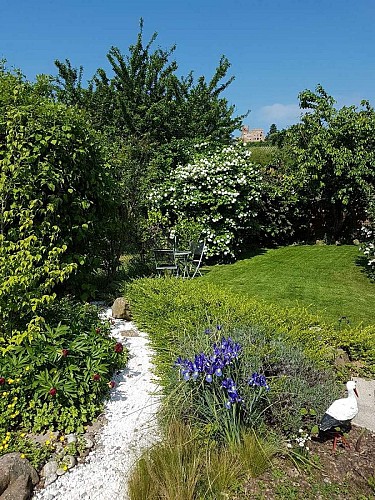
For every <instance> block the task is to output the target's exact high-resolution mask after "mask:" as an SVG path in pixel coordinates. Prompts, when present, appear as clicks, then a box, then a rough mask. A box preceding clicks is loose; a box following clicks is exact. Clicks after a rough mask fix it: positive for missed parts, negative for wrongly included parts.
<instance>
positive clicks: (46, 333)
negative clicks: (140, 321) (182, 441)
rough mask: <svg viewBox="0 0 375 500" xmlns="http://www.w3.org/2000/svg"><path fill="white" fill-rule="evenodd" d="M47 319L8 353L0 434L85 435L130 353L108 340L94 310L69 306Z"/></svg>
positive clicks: (0, 376) (2, 374) (2, 369)
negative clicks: (55, 432)
mask: <svg viewBox="0 0 375 500" xmlns="http://www.w3.org/2000/svg"><path fill="white" fill-rule="evenodd" d="M53 314H54V318H53V320H52V319H51V317H52V315H53ZM45 315H46V317H49V318H50V319H51V324H50V325H48V324H47V323H43V324H42V325H41V328H40V331H38V332H34V334H33V336H31V337H29V338H27V339H24V340H23V342H22V343H20V344H19V345H13V344H12V345H10V346H9V345H8V346H6V347H5V349H4V348H3V349H4V351H5V353H4V354H3V356H2V358H1V362H0V380H1V383H0V430H1V429H2V430H3V431H11V430H13V431H14V430H17V429H28V430H33V431H34V432H39V431H42V430H44V429H47V428H56V429H58V430H61V431H66V432H73V431H77V430H79V431H82V430H83V426H84V425H85V424H86V423H87V422H90V421H91V420H92V419H93V418H94V417H96V416H97V415H98V413H99V412H100V410H101V409H102V404H103V399H104V398H105V396H106V395H107V394H108V392H109V386H108V383H109V382H110V380H111V376H112V373H113V372H114V370H116V369H117V368H119V367H121V366H124V364H125V362H126V359H127V352H126V350H125V349H120V348H119V347H120V345H119V344H116V342H115V341H114V340H113V339H112V338H110V337H109V335H108V334H109V325H108V323H103V322H102V321H100V319H99V317H98V314H97V309H96V308H95V307H93V306H89V305H79V304H71V303H69V302H68V301H67V300H65V301H62V302H61V309H60V310H58V304H55V305H54V306H52V307H50V308H49V309H48V310H45ZM60 320H63V321H67V324H62V323H61V322H60ZM121 347H122V345H121Z"/></svg>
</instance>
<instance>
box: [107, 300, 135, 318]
mask: <svg viewBox="0 0 375 500" xmlns="http://www.w3.org/2000/svg"><path fill="white" fill-rule="evenodd" d="M112 317H113V318H118V319H125V320H126V321H130V320H131V319H132V318H131V312H130V305H129V302H128V301H127V300H126V299H124V297H118V298H117V299H116V300H115V301H114V303H113V305H112Z"/></svg>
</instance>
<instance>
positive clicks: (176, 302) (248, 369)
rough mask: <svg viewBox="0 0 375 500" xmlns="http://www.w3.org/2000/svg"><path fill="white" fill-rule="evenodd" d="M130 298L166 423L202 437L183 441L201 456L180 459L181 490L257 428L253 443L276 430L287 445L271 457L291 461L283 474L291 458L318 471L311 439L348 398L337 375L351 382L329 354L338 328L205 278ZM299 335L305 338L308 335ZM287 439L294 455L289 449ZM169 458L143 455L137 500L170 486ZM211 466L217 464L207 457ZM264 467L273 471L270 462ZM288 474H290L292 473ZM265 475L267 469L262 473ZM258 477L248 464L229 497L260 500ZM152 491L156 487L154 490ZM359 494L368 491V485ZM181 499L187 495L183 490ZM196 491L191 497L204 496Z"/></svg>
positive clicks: (164, 283)
mask: <svg viewBox="0 0 375 500" xmlns="http://www.w3.org/2000/svg"><path fill="white" fill-rule="evenodd" d="M126 296H127V297H128V298H130V301H131V304H132V307H133V311H134V317H135V320H136V322H139V323H140V325H141V327H142V328H143V329H145V330H146V331H148V332H149V334H150V340H151V343H152V346H153V348H154V350H155V362H156V373H157V374H158V376H159V377H160V380H161V382H162V385H163V390H164V395H165V398H164V406H163V409H162V412H161V418H162V420H161V421H162V423H164V425H166V422H168V425H169V424H173V423H174V422H176V421H177V422H182V423H183V425H185V426H187V429H188V432H190V433H191V432H192V433H193V435H194V439H193V438H192V437H190V438H187V437H185V439H184V443H185V445H186V444H187V443H192V442H194V446H195V447H196V448H195V449H196V450H199V451H196V452H191V456H190V457H189V458H187V457H185V458H182V456H181V453H180V455H179V457H180V458H179V464H180V465H179V467H180V469H179V470H183V471H184V472H183V474H180V473H177V479H176V481H181V483H182V484H183V481H184V477H185V476H184V475H186V474H189V471H190V472H191V470H192V469H191V467H192V468H193V469H194V470H195V471H197V468H199V467H202V466H199V465H198V464H199V463H201V459H200V456H201V453H202V450H207V447H209V443H211V444H212V443H215V446H217V447H218V449H219V450H220V453H221V454H222V453H223V452H224V450H226V449H228V446H229V448H230V449H233V450H235V452H234V454H235V455H236V454H237V455H238V453H239V449H241V446H242V445H243V442H244V432H245V433H246V431H247V432H249V430H250V431H255V434H254V436H256V439H259V440H260V441H262V442H264V440H266V442H267V440H269V438H270V437H272V435H273V433H276V435H277V436H279V437H278V438H277V439H278V440H277V442H278V445H279V447H276V448H274V451H273V454H275V453H278V454H279V455H280V454H281V456H282V457H284V458H283V460H284V462H283V463H284V465H283V466H282V467H284V469H285V464H286V463H289V462H288V461H286V462H285V457H289V459H290V461H291V463H293V464H294V465H293V466H295V465H296V464H299V466H302V467H304V466H306V464H307V466H308V467H313V468H314V467H319V461H318V462H316V463H315V462H314V460H315V457H314V456H313V455H311V454H310V451H309V447H311V444H310V443H311V441H310V439H311V436H313V435H314V433H316V430H317V429H316V424H317V423H318V421H319V418H320V416H321V415H322V412H324V411H325V409H326V407H327V405H328V404H329V403H330V402H331V400H332V398H335V397H337V396H338V394H339V393H340V385H339V383H338V377H340V376H343V377H344V379H345V377H346V376H347V374H346V373H345V374H343V373H341V374H340V373H339V372H337V371H336V370H335V369H334V368H333V366H332V361H333V356H332V354H333V352H332V351H330V350H329V349H328V350H326V351H325V350H324V349H323V344H324V345H326V344H327V342H329V343H330V342H332V347H335V346H336V345H339V344H338V337H335V333H334V328H332V327H331V329H330V328H329V327H327V326H325V325H324V324H323V323H321V326H318V322H317V317H314V316H312V315H311V314H309V313H308V312H307V311H306V310H300V311H299V314H298V315H297V314H296V312H295V311H294V313H293V312H291V311H288V313H287V312H286V310H282V309H280V308H278V309H277V308H274V306H271V307H270V308H268V307H267V305H266V304H264V303H263V304H260V303H257V302H256V301H255V300H254V299H246V298H244V297H243V296H241V297H239V295H237V294H235V293H232V292H228V291H227V290H223V288H222V287H217V286H214V285H212V284H210V283H206V282H205V280H203V279H200V280H195V281H184V280H176V279H168V278H159V279H142V280H137V281H136V282H133V284H131V285H130V286H129V285H127V287H126ZM262 306H263V307H264V310H263V309H262ZM266 311H267V312H266ZM288 314H289V315H288ZM280 315H282V317H280ZM304 321H305V322H307V324H306V323H304ZM254 324H255V325H258V326H257V327H254ZM234 325H236V326H234ZM259 325H261V326H259ZM307 325H308V326H307ZM301 329H302V330H303V329H305V333H306V335H303V334H302V335H301ZM291 332H293V333H291ZM341 333H342V332H341ZM357 333H358V332H357ZM293 335H295V337H293ZM325 335H329V337H328V336H327V337H326V338H324V336H325ZM322 336H323V338H324V340H323V339H322ZM291 341H292V342H291ZM320 341H322V345H320ZM372 349H373V347H372ZM322 355H323V357H322ZM168 425H167V427H168ZM168 432H169V431H168ZM271 440H272V439H271ZM196 441H198V442H199V443H201V444H200V446H197V443H196ZM172 442H174V441H173V440H172ZM287 442H289V444H290V446H291V448H287V446H286V444H287ZM281 450H282V451H281ZM174 452H175V453H177V454H178V451H177V450H174ZM170 453H171V444H169V442H168V439H167V440H166V442H164V441H163V442H162V443H161V444H159V445H157V446H156V447H155V448H152V449H151V450H149V451H147V452H146V453H145V455H144V456H143V457H142V459H141V461H140V462H139V464H138V465H137V467H136V468H135V469H134V471H133V475H132V478H131V484H133V486H132V488H133V490H132V491H133V493H132V497H131V498H132V499H137V498H146V497H145V496H144V497H142V496H138V495H137V488H138V490H139V491H147V492H148V493H147V494H149V495H150V498H158V496H157V495H158V494H159V495H160V490H158V487H159V486H160V483H163V484H165V481H166V477H168V475H170V470H171V466H170V463H168V464H166V463H165V461H163V460H165V455H167V456H169V454H170ZM273 454H271V455H270V456H272V455H273ZM157 457H158V458H157ZM163 457H164V459H163ZM192 457H194V458H192ZM247 457H248V459H249V461H252V458H253V451H249V450H248V453H247ZM212 460H213V461H214V460H215V459H214V458H213V459H212ZM206 462H210V460H209V459H207V456H206ZM205 467H206V466H205ZM232 467H233V468H235V466H234V465H233V466H232ZM265 468H266V469H268V470H271V466H270V462H269V460H267V461H266V466H265ZM286 469H287V470H288V471H289V470H291V466H290V467H289V466H286ZM200 470H204V471H205V472H203V476H207V475H208V474H209V473H208V472H207V469H206V468H203V469H200ZM156 471H157V472H156ZM262 471H264V468H260V472H262ZM195 473H196V472H195ZM253 475H257V474H256V473H255V472H253ZM250 476H251V474H250V472H249V470H248V469H246V467H245V468H244V467H242V468H240V472H239V473H238V481H234V482H232V483H231V484H230V485H229V486H228V484H229V483H227V485H226V486H227V487H226V488H223V489H222V491H226V492H227V494H231V495H232V496H231V497H230V498H246V494H247V495H249V494H251V493H250V492H251V491H258V493H259V491H260V490H259V489H258V490H257V489H256V488H255V489H254V487H252V486H248V485H251V484H252V483H251V480H250V479H249V477H250ZM156 477H158V478H157V479H156ZM311 477H314V475H313V474H312V475H311ZM141 478H143V479H144V482H143V481H142V480H141ZM147 478H149V479H147ZM150 478H153V479H150ZM313 481H314V488H313V490H314V491H318V492H322V493H325V494H327V492H328V490H329V489H328V488H326V487H324V484H321V483H319V480H318V478H317V477H316V476H315V479H314V480H313ZM140 483H141V484H140ZM173 484H174V486H176V483H173ZM256 484H258V483H256ZM366 484H367V483H366ZM135 485H136V486H135ZM150 485H152V486H153V487H155V488H156V490H152V488H151V489H147V488H150V487H151V486H150ZM230 486H233V489H232V490H231V489H230ZM197 488H199V485H197V484H194V487H193V488H192V491H193V492H196V491H200V490H199V489H197ZM249 488H253V490H251V489H249ZM278 488H279V490H280V492H281V491H282V490H283V491H284V489H285V484H284V483H282V481H280V482H279V485H278ZM361 488H362V490H363V491H368V486H364V485H363V481H362V485H361ZM366 488H367V490H366ZM325 490H326V491H325ZM362 490H361V491H362ZM155 491H159V493H156V492H155ZM207 491H210V490H209V489H208V490H207ZM275 491H276V490H275ZM330 491H332V492H333V491H337V492H342V491H348V492H349V491H350V494H352V492H353V491H354V490H353V489H350V488H349V489H347V490H346V489H345V487H344V486H342V484H341V483H340V484H339V483H338V484H337V485H332V488H331V490H330ZM355 491H359V490H355ZM241 492H242V493H241ZM190 493H191V492H190ZM179 494H180V498H185V493H183V492H182V490H180V492H179ZM194 494H195V495H196V496H194ZM194 494H193V496H186V498H200V496H199V494H198V493H194ZM259 494H260V495H261V493H259ZM354 494H355V493H354ZM216 495H217V493H216ZM242 495H245V496H242ZM171 498H174V496H173V495H172V497H171ZM176 498H177V497H176ZM207 498H211V497H210V496H208V497H207ZM212 498H215V496H213V497H212ZM259 498H262V497H261V496H259ZM276 498H277V497H276ZM280 498H282V497H280ZM348 498H351V497H350V496H348ZM353 498H354V497H353Z"/></svg>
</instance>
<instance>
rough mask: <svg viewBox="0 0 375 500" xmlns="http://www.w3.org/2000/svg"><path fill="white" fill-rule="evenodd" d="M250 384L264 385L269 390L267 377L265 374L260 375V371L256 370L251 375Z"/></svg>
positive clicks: (251, 385) (252, 385) (253, 385)
mask: <svg viewBox="0 0 375 500" xmlns="http://www.w3.org/2000/svg"><path fill="white" fill-rule="evenodd" d="M248 384H249V386H250V387H264V388H265V389H267V391H268V390H269V385H268V384H267V380H266V377H265V376H264V375H260V374H259V373H258V372H254V373H253V374H252V375H251V378H250V379H249V382H248Z"/></svg>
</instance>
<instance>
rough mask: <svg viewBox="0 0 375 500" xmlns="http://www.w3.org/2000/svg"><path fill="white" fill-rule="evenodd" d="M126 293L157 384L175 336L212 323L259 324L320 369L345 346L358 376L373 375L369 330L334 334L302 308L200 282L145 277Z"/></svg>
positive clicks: (174, 346)
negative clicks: (147, 343)
mask: <svg viewBox="0 0 375 500" xmlns="http://www.w3.org/2000/svg"><path fill="white" fill-rule="evenodd" d="M125 295H126V297H127V298H128V299H129V300H130V302H131V306H132V313H133V316H134V318H135V321H136V322H137V324H138V325H139V327H140V328H143V329H145V330H146V331H148V332H149V333H150V335H151V343H152V345H153V347H154V348H155V350H156V352H157V354H156V359H157V360H158V368H157V372H158V374H159V375H160V376H161V379H162V381H163V379H164V380H165V370H167V369H168V367H170V366H171V364H172V363H173V362H174V360H175V357H176V352H177V349H178V348H179V346H180V345H181V343H180V335H185V336H187V335H188V336H189V337H190V340H191V339H194V338H195V337H197V338H199V337H200V335H201V333H202V332H204V331H205V329H206V328H213V329H214V328H216V325H217V324H220V325H222V326H223V328H224V331H227V332H229V331H231V329H232V328H235V327H239V326H241V327H248V326H258V327H260V328H261V329H262V330H264V331H265V332H268V334H269V335H270V336H275V337H276V338H277V337H279V336H280V337H281V338H282V339H285V340H286V341H287V342H290V344H291V345H293V346H300V347H301V348H302V349H303V351H304V353H305V354H306V355H307V357H308V358H311V359H313V360H314V362H316V363H318V364H320V366H323V367H324V366H325V367H326V366H327V363H329V361H330V360H332V359H333V357H334V353H335V350H336V348H339V347H344V349H345V350H347V351H348V352H349V355H350V357H351V359H352V360H353V361H356V360H357V361H360V362H361V364H362V367H361V371H362V373H366V372H367V373H374V363H373V356H374V353H375V343H374V333H373V332H374V329H373V327H371V326H369V327H367V328H363V329H362V328H361V327H357V328H348V329H345V330H341V331H339V330H337V329H336V328H334V326H333V325H330V324H325V323H324V322H323V321H322V320H321V318H320V317H319V316H315V315H313V314H311V312H309V311H308V310H307V309H306V308H303V307H281V306H278V305H275V304H269V303H267V302H265V301H262V300H259V299H256V298H251V297H247V296H245V295H244V294H236V293H235V292H233V291H230V290H228V289H225V287H223V286H222V285H214V284H212V283H207V282H206V281H205V280H204V279H199V280H191V281H184V280H177V279H174V278H144V279H140V280H137V281H135V282H133V283H131V284H127V285H126V289H125ZM191 347H192V349H193V348H194V347H195V346H194V344H191ZM196 350H197V351H198V349H196ZM357 369H358V368H357ZM167 380H168V379H167ZM304 406H305V405H301V406H300V407H304Z"/></svg>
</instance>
